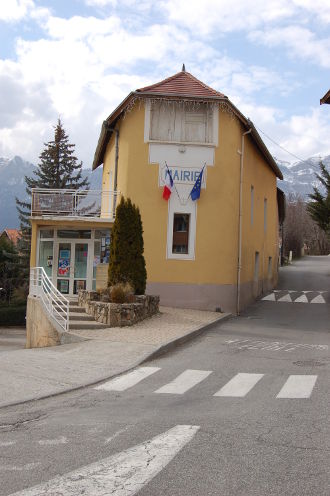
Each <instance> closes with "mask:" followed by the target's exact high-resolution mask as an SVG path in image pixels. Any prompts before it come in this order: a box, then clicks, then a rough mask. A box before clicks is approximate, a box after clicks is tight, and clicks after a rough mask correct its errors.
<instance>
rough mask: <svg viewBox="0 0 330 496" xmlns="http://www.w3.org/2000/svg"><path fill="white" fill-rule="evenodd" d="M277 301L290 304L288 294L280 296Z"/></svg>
mask: <svg viewBox="0 0 330 496" xmlns="http://www.w3.org/2000/svg"><path fill="white" fill-rule="evenodd" d="M277 301H284V302H290V303H292V300H291V296H290V294H286V295H284V296H282V297H281V298H279V299H278V300H277Z"/></svg>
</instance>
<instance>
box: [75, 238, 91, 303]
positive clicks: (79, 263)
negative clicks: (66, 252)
mask: <svg viewBox="0 0 330 496" xmlns="http://www.w3.org/2000/svg"><path fill="white" fill-rule="evenodd" d="M87 266H88V243H75V244H74V280H73V294H78V290H79V289H86V284H87Z"/></svg>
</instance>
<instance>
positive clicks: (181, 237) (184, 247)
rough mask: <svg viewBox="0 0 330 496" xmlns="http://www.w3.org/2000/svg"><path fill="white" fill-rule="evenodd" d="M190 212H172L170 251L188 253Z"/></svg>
mask: <svg viewBox="0 0 330 496" xmlns="http://www.w3.org/2000/svg"><path fill="white" fill-rule="evenodd" d="M189 221H190V214H184V213H179V214H176V213H175V214H174V217H173V239H172V253H184V254H185V255H187V254H188V250H189V223H190V222H189Z"/></svg>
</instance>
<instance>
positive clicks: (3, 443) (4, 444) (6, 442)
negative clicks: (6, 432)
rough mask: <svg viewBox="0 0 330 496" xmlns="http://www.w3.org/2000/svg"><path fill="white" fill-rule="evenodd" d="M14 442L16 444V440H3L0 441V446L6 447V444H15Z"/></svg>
mask: <svg viewBox="0 0 330 496" xmlns="http://www.w3.org/2000/svg"><path fill="white" fill-rule="evenodd" d="M13 444H16V441H2V442H1V443H0V448H2V447H4V448H5V447H6V446H13Z"/></svg>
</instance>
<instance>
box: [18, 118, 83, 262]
mask: <svg viewBox="0 0 330 496" xmlns="http://www.w3.org/2000/svg"><path fill="white" fill-rule="evenodd" d="M44 145H45V148H44V150H43V151H42V152H41V154H40V156H39V159H40V162H39V164H38V168H37V170H36V171H34V172H33V173H34V176H33V177H28V176H25V183H26V192H27V194H28V196H29V197H30V198H31V189H32V188H49V189H88V188H89V181H88V178H87V177H86V178H83V177H82V162H78V159H77V157H76V156H75V155H74V149H75V145H73V144H72V143H69V137H68V135H67V134H66V132H65V130H64V128H63V126H62V122H61V120H60V119H58V122H57V126H56V127H55V133H54V139H53V140H52V141H49V142H48V143H44ZM16 208H17V210H18V214H19V219H20V224H21V231H22V237H21V240H20V243H19V251H20V253H21V254H22V258H23V263H24V265H26V266H28V263H29V256H30V248H31V226H30V222H29V217H30V209H31V204H30V203H29V202H27V201H21V200H20V199H19V198H16Z"/></svg>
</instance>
